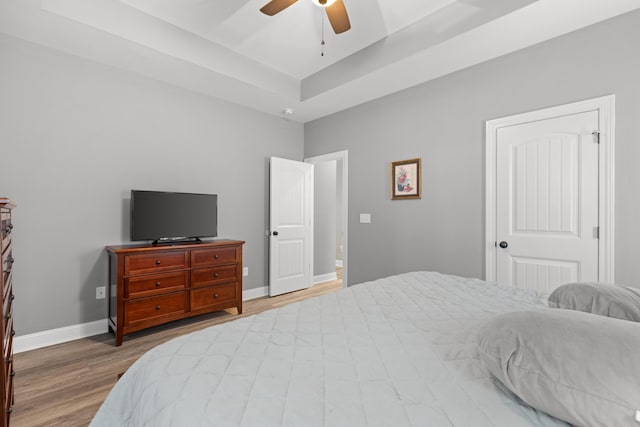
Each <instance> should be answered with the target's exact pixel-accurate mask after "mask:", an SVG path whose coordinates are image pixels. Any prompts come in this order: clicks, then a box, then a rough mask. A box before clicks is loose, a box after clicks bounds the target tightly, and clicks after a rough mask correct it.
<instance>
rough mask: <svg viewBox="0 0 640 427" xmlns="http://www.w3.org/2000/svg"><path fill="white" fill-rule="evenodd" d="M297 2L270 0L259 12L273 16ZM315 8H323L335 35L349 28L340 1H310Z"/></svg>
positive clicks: (347, 19) (345, 10)
mask: <svg viewBox="0 0 640 427" xmlns="http://www.w3.org/2000/svg"><path fill="white" fill-rule="evenodd" d="M297 1H298V0H271V1H270V2H269V3H267V4H265V5H264V6H262V8H261V9H260V12H262V13H264V14H265V15H269V16H273V15H275V14H276V13H279V12H282V11H283V10H285V9H286V8H288V7H289V6H291V5H292V4H294V3H295V2H297ZM312 1H313V3H314V4H315V5H316V6H320V7H323V8H324V10H325V11H326V12H327V18H329V22H330V23H331V26H332V27H333V31H334V32H335V33H336V34H340V33H344V32H345V31H347V30H349V29H350V28H351V23H350V22H349V15H348V14H347V9H346V8H345V7H344V3H343V2H342V0H312Z"/></svg>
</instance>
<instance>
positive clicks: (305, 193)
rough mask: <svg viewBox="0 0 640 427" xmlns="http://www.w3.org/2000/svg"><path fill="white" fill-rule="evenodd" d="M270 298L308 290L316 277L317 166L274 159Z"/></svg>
mask: <svg viewBox="0 0 640 427" xmlns="http://www.w3.org/2000/svg"><path fill="white" fill-rule="evenodd" d="M270 197H271V200H270V219H269V222H270V237H269V239H270V242H269V295H270V296H274V295H280V294H284V293H287V292H292V291H297V290H299V289H305V288H308V287H310V286H311V279H312V274H313V265H312V263H313V165H312V164H309V163H303V162H297V161H294V160H287V159H280V158H277V157H272V158H271V167H270Z"/></svg>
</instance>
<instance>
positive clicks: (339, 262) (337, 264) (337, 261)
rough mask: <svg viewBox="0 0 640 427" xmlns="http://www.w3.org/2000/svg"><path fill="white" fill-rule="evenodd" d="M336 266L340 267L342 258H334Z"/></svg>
mask: <svg viewBox="0 0 640 427" xmlns="http://www.w3.org/2000/svg"><path fill="white" fill-rule="evenodd" d="M336 267H342V260H341V259H337V260H336Z"/></svg>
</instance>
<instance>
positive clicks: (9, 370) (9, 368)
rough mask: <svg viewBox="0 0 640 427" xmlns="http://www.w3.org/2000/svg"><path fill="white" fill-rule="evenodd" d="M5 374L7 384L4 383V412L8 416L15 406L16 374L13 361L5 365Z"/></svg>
mask: <svg viewBox="0 0 640 427" xmlns="http://www.w3.org/2000/svg"><path fill="white" fill-rule="evenodd" d="M5 374H6V376H5V383H4V387H5V389H4V393H5V394H4V396H5V401H4V410H5V413H7V416H8V415H9V413H11V410H10V408H11V407H12V406H13V377H14V375H15V372H14V371H13V361H11V362H9V363H6V364H5ZM11 374H13V375H11Z"/></svg>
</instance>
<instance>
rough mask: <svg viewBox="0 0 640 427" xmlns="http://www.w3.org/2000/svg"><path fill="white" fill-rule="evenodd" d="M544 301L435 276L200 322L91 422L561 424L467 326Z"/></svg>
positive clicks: (122, 384) (392, 280) (141, 369)
mask: <svg viewBox="0 0 640 427" xmlns="http://www.w3.org/2000/svg"><path fill="white" fill-rule="evenodd" d="M519 310H551V309H549V308H547V304H546V296H542V295H538V294H536V293H535V292H533V291H527V290H519V289H515V288H510V287H505V286H499V285H497V284H495V283H490V282H485V281H482V280H479V279H469V278H462V277H457V276H451V275H445V274H439V273H435V272H413V273H406V274H400V275H396V276H392V277H388V278H383V279H379V280H375V281H371V282H367V283H362V284H359V285H356V286H351V287H349V288H347V289H343V290H341V291H338V292H336V293H332V294H328V295H324V296H320V297H316V298H312V299H308V300H305V301H302V302H298V303H294V304H291V305H288V306H286V307H282V308H279V309H274V310H270V311H266V312H263V313H261V314H258V315H255V316H251V317H246V318H241V319H238V320H235V321H232V322H229V323H225V324H221V325H217V326H213V327H210V328H207V329H204V330H201V331H198V332H195V333H192V334H189V335H185V336H181V337H179V338H176V339H173V340H171V341H169V342H167V343H165V344H162V345H160V346H158V347H156V348H154V349H152V350H151V351H149V352H147V353H146V354H145V355H143V356H142V357H141V358H140V359H139V360H138V361H137V362H136V363H134V364H133V365H132V366H131V368H130V369H129V370H128V371H127V372H126V374H125V375H124V376H123V377H122V378H121V379H120V380H119V381H118V382H117V384H116V385H115V386H114V388H113V390H112V391H111V393H110V394H109V396H108V398H107V399H106V400H105V402H104V403H103V405H102V406H101V408H100V409H99V411H98V413H97V414H96V416H95V418H94V419H93V421H92V423H91V426H93V427H102V426H109V427H111V426H154V427H157V426H350V427H351V426H433V427H437V426H455V427H461V426H474V427H482V426H493V427H500V426H504V427H518V426H545V427H550V426H566V425H568V424H566V423H564V422H561V421H559V420H557V419H555V418H552V417H550V416H548V415H546V414H544V413H542V412H539V411H537V410H535V409H533V408H531V407H529V406H527V405H526V404H524V403H522V402H521V401H519V400H518V398H517V397H515V396H514V395H511V394H510V393H509V392H508V391H506V390H505V389H504V388H503V387H501V386H500V385H499V383H498V382H496V381H493V380H492V379H491V377H490V374H489V373H488V372H487V370H486V368H485V367H484V366H483V364H482V363H481V361H480V359H479V356H478V349H477V345H476V336H477V332H478V328H479V327H480V326H481V325H482V324H483V323H484V322H485V321H487V320H488V319H491V318H493V317H494V316H496V315H497V314H500V313H505V312H512V311H519Z"/></svg>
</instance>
